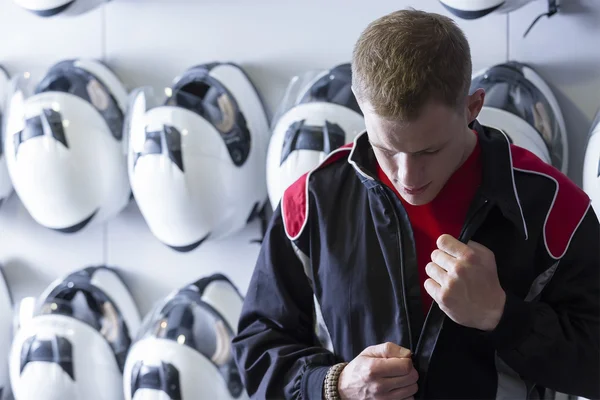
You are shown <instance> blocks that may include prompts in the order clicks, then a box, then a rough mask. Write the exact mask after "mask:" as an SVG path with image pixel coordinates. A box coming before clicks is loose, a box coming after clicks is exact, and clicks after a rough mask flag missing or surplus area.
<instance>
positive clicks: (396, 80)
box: [233, 10, 600, 399]
mask: <svg viewBox="0 0 600 400" xmlns="http://www.w3.org/2000/svg"><path fill="white" fill-rule="evenodd" d="M352 66H353V89H354V92H355V95H356V97H357V100H358V102H359V104H360V106H361V109H362V110H363V112H364V115H365V122H366V126H367V131H366V133H364V134H362V135H361V136H359V137H358V138H357V139H356V141H355V143H354V144H353V145H351V146H347V147H345V148H342V149H339V150H338V151H336V152H334V153H333V154H332V155H331V156H330V157H329V158H328V159H327V160H326V161H325V162H324V163H323V164H322V165H321V166H319V167H318V168H316V169H315V170H313V171H311V172H310V173H309V174H307V175H305V176H304V177H302V178H301V179H300V180H298V181H297V182H296V183H294V184H293V185H292V186H290V187H289V188H288V189H287V191H286V192H285V194H284V196H283V198H282V200H281V203H280V207H278V208H277V210H275V215H274V217H273V219H272V221H271V223H270V226H269V230H268V233H267V235H266V237H265V240H264V244H263V247H262V250H261V253H260V256H259V259H258V263H257V266H256V270H255V272H254V275H253V278H252V281H251V283H250V287H249V289H248V292H247V296H246V299H245V304H244V308H243V312H242V316H241V319H240V322H239V333H238V336H237V337H236V338H235V339H234V342H233V345H234V354H235V358H236V361H237V364H238V366H239V368H240V371H241V374H242V377H243V381H244V383H245V385H246V388H247V391H248V393H249V394H250V395H251V396H254V397H256V398H278V399H279V398H300V399H321V398H325V399H334V398H335V399H337V398H342V399H345V398H352V399H358V398H360V399H404V398H412V396H416V397H419V398H428V399H429V398H431V399H442V398H443V399H448V398H461V399H466V398H476V399H487V398H515V399H516V398H519V399H525V398H539V397H541V396H543V395H544V392H545V389H544V388H550V389H553V390H556V391H560V392H563V393H570V394H577V395H582V396H586V397H593V398H597V397H599V396H600V389H599V383H598V377H599V376H600V351H599V348H600V343H599V342H600V330H599V318H600V287H599V286H600V275H599V269H600V266H599V265H600V256H599V254H600V253H599V251H598V244H599V243H600V234H599V230H600V229H599V224H598V220H597V218H596V215H595V214H594V212H593V211H592V209H591V207H590V200H589V198H588V197H587V196H586V195H585V194H584V193H583V192H582V191H581V190H580V189H579V188H577V187H576V186H575V185H574V184H573V183H572V182H571V181H569V180H568V179H567V178H566V177H565V176H564V175H562V174H561V173H560V172H559V171H557V170H556V169H554V168H552V167H550V166H549V165H547V164H545V163H544V162H542V161H541V160H540V159H538V158H536V157H535V156H534V155H533V154H532V153H530V152H528V151H526V150H524V149H522V148H518V147H515V146H513V145H511V144H510V142H509V140H508V138H507V137H506V136H505V135H504V133H502V132H500V131H498V130H496V129H493V128H488V127H483V126H481V125H479V124H478V123H477V121H476V117H477V115H478V113H479V111H480V109H481V107H482V105H483V99H484V92H483V90H477V91H475V92H474V93H472V94H469V86H470V80H471V72H472V67H471V56H470V49H469V45H468V43H467V40H466V38H465V36H464V34H463V33H462V32H461V30H460V29H459V28H458V27H457V26H456V25H455V24H454V23H453V22H452V21H451V20H450V19H449V18H446V17H443V16H440V15H436V14H429V13H425V12H421V11H414V10H403V11H398V12H394V13H392V14H390V15H387V16H384V17H382V18H380V19H378V20H376V21H374V22H373V23H371V24H370V25H369V26H368V27H367V29H366V30H365V31H364V32H363V33H362V35H361V37H360V38H359V40H358V42H357V43H356V47H355V49H354V53H353V60H352ZM317 321H321V324H319V326H321V327H323V328H324V329H323V330H322V332H321V334H320V335H317V334H316V333H315V331H316V326H317V325H318V324H317ZM323 337H324V338H327V339H328V340H325V341H324V342H321V341H320V340H319V338H323ZM327 342H328V343H329V346H326V345H325V343H327Z"/></svg>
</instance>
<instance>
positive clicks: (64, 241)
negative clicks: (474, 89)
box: [0, 0, 600, 313]
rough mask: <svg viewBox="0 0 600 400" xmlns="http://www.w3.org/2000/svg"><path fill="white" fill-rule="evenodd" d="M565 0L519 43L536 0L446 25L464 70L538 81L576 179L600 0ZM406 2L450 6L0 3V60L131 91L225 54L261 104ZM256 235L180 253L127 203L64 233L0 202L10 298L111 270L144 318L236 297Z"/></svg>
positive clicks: (132, 0)
mask: <svg viewBox="0 0 600 400" xmlns="http://www.w3.org/2000/svg"><path fill="white" fill-rule="evenodd" d="M563 3H564V4H563V9H562V12H561V13H560V14H558V15H556V16H554V17H552V18H551V19H546V18H544V19H542V20H541V21H540V22H539V23H538V24H537V26H536V27H535V28H534V29H533V31H532V32H531V33H530V34H529V35H528V37H526V38H523V37H522V36H523V33H524V31H525V30H526V28H527V27H528V26H529V24H530V22H531V21H532V20H533V19H534V18H535V17H536V16H537V15H538V14H540V13H541V12H542V11H544V10H545V8H546V1H545V0H539V1H535V2H534V3H532V4H530V5H528V6H526V7H524V8H522V9H520V10H518V11H516V12H514V13H511V14H510V15H494V16H488V17H486V18H484V19H480V20H477V21H463V20H457V22H458V23H459V25H460V26H461V27H462V28H463V29H464V30H465V32H466V34H467V36H468V38H469V40H470V43H471V48H472V55H473V63H474V68H475V69H479V68H484V67H487V66H490V65H491V64H494V63H500V62H504V61H507V60H509V59H515V60H518V61H522V62H527V63H530V64H531V65H532V66H533V67H535V68H536V69H537V70H538V72H539V73H540V74H541V75H542V77H543V78H545V79H546V80H547V81H548V83H549V85H550V86H551V88H552V89H553V90H554V92H555V94H556V96H557V98H558V101H559V103H560V105H561V107H562V110H563V112H564V115H565V119H566V125H567V128H568V132H569V141H570V143H569V144H570V149H571V154H570V160H571V163H570V174H569V175H570V176H571V177H572V179H573V180H574V181H575V182H576V183H577V184H580V183H581V166H582V158H583V154H584V149H585V143H586V140H587V135H588V130H589V128H590V124H591V121H592V119H593V116H594V114H595V112H596V110H597V108H598V107H599V106H600V45H599V42H600V23H599V21H600V1H597V0H563ZM406 6H413V7H415V8H422V9H426V10H429V11H435V12H440V13H443V14H447V15H448V13H447V12H446V11H445V9H443V7H442V6H441V5H440V4H439V3H438V1H437V0H419V1H416V0H413V1H401V0H369V1H356V0H326V1H325V0H318V1H317V0H295V1H292V0H188V1H184V0H113V1H111V2H110V3H107V4H106V6H105V7H102V8H100V9H96V10H95V11H93V12H91V13H88V14H85V15H82V16H79V17H76V18H52V19H43V18H39V17H37V16H35V15H33V14H30V13H28V12H26V11H23V10H21V9H19V8H18V7H17V6H15V5H14V4H13V3H12V2H11V1H9V0H0V64H3V65H4V66H5V67H6V68H7V69H8V71H9V72H10V73H11V74H16V73H20V72H24V71H33V72H35V71H42V72H43V71H44V70H45V69H46V68H48V67H49V66H50V65H52V64H53V63H55V62H57V61H59V60H62V59H66V58H72V57H97V58H101V59H103V60H104V61H106V62H107V63H108V65H109V66H110V67H112V68H113V69H114V71H115V72H116V73H117V75H119V77H120V78H121V79H122V80H123V81H124V83H125V85H126V86H127V88H128V89H129V90H131V89H133V88H135V87H137V86H140V85H153V86H155V87H157V88H164V87H165V86H167V85H168V84H169V83H170V82H171V80H172V79H173V78H174V77H175V76H176V75H178V74H179V73H181V72H182V71H183V70H184V69H186V68H188V67H190V66H192V65H195V64H200V63H206V62H211V61H234V62H237V63H239V64H241V65H242V66H243V67H244V68H245V69H246V71H247V72H248V73H249V75H250V77H251V79H252V80H253V81H254V82H255V84H256V85H257V86H258V89H259V90H260V91H261V93H262V94H263V96H264V98H265V99H266V102H267V106H268V107H269V112H270V113H272V112H273V111H274V109H275V107H276V106H277V103H278V102H279V101H280V99H281V96H282V95H283V91H284V89H285V86H286V85H287V83H288V81H289V79H290V78H291V77H292V76H293V75H295V74H297V73H301V72H303V71H305V70H307V69H314V68H328V67H331V66H333V65H335V64H337V63H341V62H347V61H349V60H350V56H351V50H352V47H353V44H354V42H355V40H356V38H357V37H358V35H359V33H360V32H361V30H362V29H364V28H365V26H366V25H367V24H368V23H369V22H370V21H371V20H373V19H375V18H377V17H379V16H382V15H384V14H386V13H388V12H391V11H394V10H396V9H398V8H402V7H406ZM259 233H260V230H259V225H258V224H257V223H255V224H253V225H250V226H249V227H248V228H247V229H246V230H244V231H243V232H241V233H240V234H239V235H236V236H235V237H231V238H230V239H227V240H224V241H221V242H210V243H208V242H207V243H206V244H204V245H202V246H201V247H200V248H198V249H196V250H195V251H193V252H190V253H186V254H180V253H176V252H174V251H172V250H170V249H169V248H167V247H165V246H164V245H162V244H160V243H159V242H158V241H157V240H156V239H155V238H154V237H153V236H152V235H151V233H150V231H149V230H148V227H147V225H146V223H145V222H144V220H143V219H142V217H141V215H140V212H139V210H138V209H137V207H136V205H135V204H134V203H132V204H130V205H129V206H128V207H127V208H126V209H125V211H124V212H122V213H121V214H120V215H119V216H118V217H117V218H116V219H114V220H112V221H110V222H109V223H107V224H106V225H104V226H101V227H98V228H94V229H86V230H84V231H83V232H80V233H77V234H71V235H68V234H60V233H56V232H53V231H49V230H47V229H44V228H42V227H40V226H37V225H36V223H35V222H34V221H33V220H32V219H31V217H30V216H29V215H28V214H27V212H26V211H25V209H24V208H23V206H22V205H21V203H20V202H19V199H18V198H17V196H15V195H14V194H13V196H12V197H11V198H10V199H9V200H8V201H7V202H6V203H5V204H4V205H3V206H2V207H1V208H0V264H3V267H4V270H5V273H6V275H7V278H8V283H9V285H10V287H11V290H12V292H13V295H14V297H15V299H16V300H18V299H20V298H21V297H23V296H25V295H37V294H39V292H40V291H41V290H42V289H43V288H44V287H45V286H46V285H47V284H48V283H50V282H51V281H52V280H53V279H55V278H57V277H59V276H61V275H64V274H65V273H67V272H68V271H71V270H73V269H77V268H81V267H84V266H88V265H94V264H100V263H104V264H108V265H111V266H115V267H118V268H119V269H120V270H121V271H122V273H123V276H124V278H125V280H126V283H127V284H128V285H129V286H130V287H131V289H132V291H133V293H134V296H135V299H136V300H137V302H138V305H139V307H140V310H141V312H142V313H146V312H147V311H148V310H149V308H150V306H151V305H152V303H153V302H154V301H156V300H158V299H159V298H161V297H162V296H164V295H166V294H167V293H168V292H170V291H171V290H173V289H175V288H178V287H179V286H181V285H184V284H186V283H188V282H191V281H194V280H196V279H198V278H200V277H202V276H204V275H206V274H209V273H212V272H216V271H220V272H223V273H225V274H227V275H228V276H230V277H231V278H232V279H233V280H234V281H235V283H236V284H237V285H238V286H239V288H240V290H241V291H242V292H245V291H246V288H247V285H248V281H249V278H250V275H251V273H252V270H253V267H254V262H255V259H256V256H257V254H258V250H259V246H258V245H257V244H252V243H250V241H251V240H252V239H256V238H258V237H259Z"/></svg>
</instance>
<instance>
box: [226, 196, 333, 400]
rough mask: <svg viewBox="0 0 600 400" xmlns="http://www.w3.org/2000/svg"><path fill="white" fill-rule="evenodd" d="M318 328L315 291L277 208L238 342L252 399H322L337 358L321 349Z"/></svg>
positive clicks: (235, 342)
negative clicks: (330, 371) (326, 378)
mask: <svg viewBox="0 0 600 400" xmlns="http://www.w3.org/2000/svg"><path fill="white" fill-rule="evenodd" d="M313 326H314V318H313V292H312V289H311V287H310V285H309V281H308V278H307V276H306V275H305V272H304V269H303V266H302V263H301V262H300V260H299V258H298V257H297V256H296V253H295V251H294V248H293V246H292V243H291V242H290V240H289V239H288V238H287V236H286V234H285V231H284V227H283V221H282V218H281V212H280V209H279V208H277V209H276V210H275V212H274V215H273V218H272V220H271V222H270V224H269V227H268V229H267V232H266V235H265V238H264V241H263V244H262V248H261V251H260V254H259V257H258V261H257V264H256V267H255V270H254V273H253V275H252V278H251V281H250V285H249V288H248V291H247V294H246V297H245V300H244V306H243V309H242V314H241V316H240V320H239V324H238V334H237V336H236V337H235V338H234V339H233V354H234V358H235V361H236V363H237V365H238V369H239V371H240V374H241V377H242V381H243V382H244V384H245V386H246V390H247V392H248V395H250V396H251V397H253V398H259V399H265V398H267V399H282V398H286V399H292V398H293V399H297V398H301V399H322V393H323V381H324V378H325V375H326V373H327V370H328V369H329V367H330V366H332V365H334V364H335V363H336V359H335V357H334V355H333V354H332V353H331V352H329V351H328V350H327V349H325V348H323V347H321V345H320V342H319V341H318V339H317V337H316V334H315V330H314V328H313Z"/></svg>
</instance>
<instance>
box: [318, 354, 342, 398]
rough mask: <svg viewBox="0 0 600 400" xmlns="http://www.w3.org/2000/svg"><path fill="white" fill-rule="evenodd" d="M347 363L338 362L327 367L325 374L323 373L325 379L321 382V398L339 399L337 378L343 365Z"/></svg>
mask: <svg viewBox="0 0 600 400" xmlns="http://www.w3.org/2000/svg"><path fill="white" fill-rule="evenodd" d="M346 365H348V363H345V362H344V363H339V364H335V365H334V366H333V367H331V368H329V370H328V371H327V374H326V375H325V380H324V383H323V399H324V400H340V399H341V397H340V393H339V379H340V375H341V373H342V370H343V369H344V367H346Z"/></svg>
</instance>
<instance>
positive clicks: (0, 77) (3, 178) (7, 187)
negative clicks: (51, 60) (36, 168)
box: [0, 66, 13, 399]
mask: <svg viewBox="0 0 600 400" xmlns="http://www.w3.org/2000/svg"><path fill="white" fill-rule="evenodd" d="M8 86H9V78H8V73H7V72H6V70H4V68H2V67H1V66H0V132H1V131H2V128H1V127H2V116H3V113H4V99H5V98H6V94H7V91H8ZM2 147H3V146H2V135H1V134H0V206H1V205H2V202H3V201H4V200H6V198H7V197H8V196H9V195H10V194H11V192H12V189H13V187H12V183H11V182H10V175H9V174H8V168H7V167H6V158H4V154H3V151H2ZM1 398H2V397H1V396H0V399H1Z"/></svg>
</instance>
